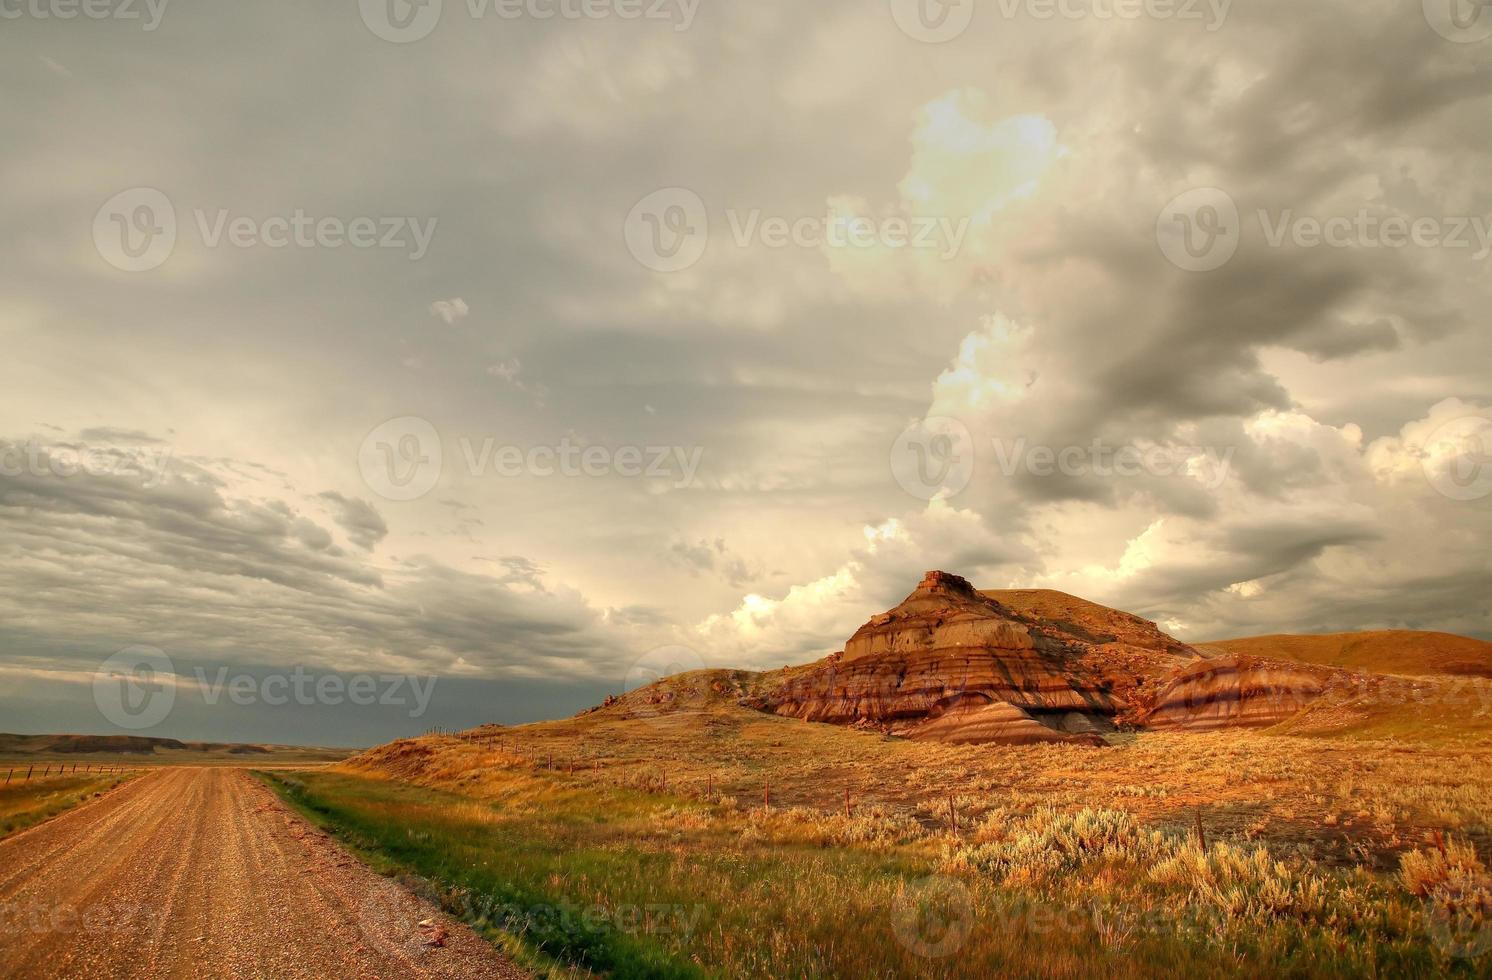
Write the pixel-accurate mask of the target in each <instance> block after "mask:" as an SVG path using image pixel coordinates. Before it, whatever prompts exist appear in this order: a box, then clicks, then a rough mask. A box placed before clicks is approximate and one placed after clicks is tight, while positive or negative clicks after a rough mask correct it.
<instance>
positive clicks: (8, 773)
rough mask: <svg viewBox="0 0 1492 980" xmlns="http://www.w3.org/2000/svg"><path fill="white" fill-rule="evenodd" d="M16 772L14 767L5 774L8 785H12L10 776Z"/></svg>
mask: <svg viewBox="0 0 1492 980" xmlns="http://www.w3.org/2000/svg"><path fill="white" fill-rule="evenodd" d="M15 774H16V771H15V770H14V769H12V770H11V771H10V772H7V773H6V774H5V785H7V786H9V785H10V777H11V776H14V775H15Z"/></svg>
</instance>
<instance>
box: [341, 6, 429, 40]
mask: <svg viewBox="0 0 1492 980" xmlns="http://www.w3.org/2000/svg"><path fill="white" fill-rule="evenodd" d="M442 2H443V0H357V8H358V13H360V14H362V15H363V23H364V24H365V25H367V28H368V30H370V31H372V32H373V33H374V34H375V35H377V36H378V37H380V38H382V39H383V40H385V41H392V42H393V43H395V44H408V43H409V42H411V41H418V40H420V39H421V38H425V37H429V36H430V32H431V31H433V30H435V25H436V24H438V23H440V8H441V4H442Z"/></svg>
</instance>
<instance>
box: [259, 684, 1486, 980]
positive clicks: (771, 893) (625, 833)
mask: <svg viewBox="0 0 1492 980" xmlns="http://www.w3.org/2000/svg"><path fill="white" fill-rule="evenodd" d="M1115 741H1116V744H1115V745H1113V746H1111V747H1109V748H1104V749H1093V748H1088V747H1081V746H1025V747H1011V746H1005V747H1000V746H982V747H959V746H946V745H936V744H927V743H913V742H907V741H903V740H901V739H895V738H888V737H886V736H883V735H881V734H878V733H874V732H864V731H856V730H853V729H843V728H836V727H831V726H824V725H810V724H805V723H801V722H796V721H791V720H786V719H781V718H776V717H772V716H767V715H762V714H758V713H755V712H751V711H747V710H743V709H739V708H734V707H731V706H728V705H714V706H711V707H709V708H707V709H705V710H699V711H682V712H676V713H669V714H660V715H658V716H657V717H651V718H641V719H639V718H628V719H623V718H618V717H616V716H614V715H609V714H607V713H604V712H600V713H595V714H590V715H582V716H580V717H578V718H576V719H571V720H569V721H565V722H553V723H544V724H539V725H528V726H522V727H519V728H511V729H499V728H487V729H481V730H477V731H474V732H472V733H466V734H465V736H464V737H453V736H436V737H427V738H423V739H417V740H409V741H405V742H397V743H393V744H392V745H389V746H385V747H383V748H381V749H377V750H373V751H371V752H369V753H365V754H364V755H362V756H358V757H356V758H354V759H352V760H349V762H347V763H345V764H343V765H341V766H338V767H336V768H335V769H333V770H328V771H319V772H308V773H297V774H278V775H269V776H267V777H266V778H268V779H269V780H270V781H271V783H272V785H274V786H276V788H278V789H279V790H280V792H281V793H282V794H283V795H284V796H285V797H286V798H287V799H289V800H290V801H291V802H293V803H294V804H295V805H297V806H298V807H300V808H301V809H302V811H303V812H304V813H306V814H307V815H308V816H310V817H311V818H312V819H314V820H316V821H318V822H320V823H321V824H322V825H323V826H325V827H326V828H327V829H329V830H331V831H332V832H334V833H335V834H337V835H338V836H339V837H341V838H342V839H344V840H346V841H347V842H349V843H350V844H351V845H352V846H353V847H354V848H355V849H357V850H358V851H359V852H360V853H361V854H362V855H363V856H364V857H365V858H367V859H368V860H370V861H373V862H374V863H375V864H376V865H377V866H380V867H382V868H384V869H385V870H386V871H388V872H389V873H396V874H402V875H407V876H414V877H413V879H412V880H414V881H417V882H419V883H420V887H422V888H423V889H424V890H426V891H427V892H429V893H430V894H432V895H436V896H439V897H440V898H441V899H442V900H443V901H444V902H445V904H446V905H447V907H449V908H451V909H453V910H454V911H456V912H457V913H458V914H461V915H463V916H464V917H466V918H467V919H468V920H469V921H472V922H474V923H476V924H477V925H479V926H480V927H481V928H483V929H485V930H486V931H487V932H488V934H489V935H491V936H492V937H493V938H495V939H496V940H497V941H498V942H499V943H501V944H502V945H504V946H505V947H506V948H508V949H509V951H510V952H514V953H515V954H516V955H519V956H520V957H522V958H523V959H524V960H525V961H526V962H528V963H529V964H531V965H538V966H540V967H542V968H543V969H544V970H545V971H548V972H551V973H553V974H555V975H568V974H569V973H571V972H586V971H595V972H602V973H610V974H613V975H617V976H693V975H702V976H726V975H729V976H855V977H873V976H887V977H889V976H949V977H952V976H971V975H990V974H991V973H993V972H995V971H1003V972H1005V973H1007V974H1013V975H1043V976H1074V977H1076V976H1139V975H1153V974H1154V973H1156V972H1157V971H1166V972H1172V971H1175V972H1181V971H1193V972H1197V973H1203V972H1204V971H1205V974H1206V975H1229V976H1245V975H1247V976H1258V975H1296V976H1342V975H1351V976H1427V975H1440V976H1463V975H1464V976H1483V975H1492V956H1489V955H1483V954H1486V953H1487V952H1488V951H1489V950H1492V925H1489V922H1488V918H1487V912H1488V911H1489V903H1492V894H1489V892H1488V878H1487V875H1486V871H1485V869H1484V868H1483V865H1482V857H1481V856H1485V855H1488V854H1489V853H1492V850H1489V848H1492V826H1489V824H1488V820H1487V813H1488V804H1489V802H1492V743H1489V742H1488V741H1487V739H1486V738H1485V736H1482V735H1476V734H1469V735H1467V736H1466V737H1464V738H1462V739H1461V740H1459V741H1457V742H1451V743H1447V742H1443V741H1442V742H1435V743H1427V742H1410V741H1405V740H1402V739H1393V738H1387V739H1383V738H1380V739H1368V738H1362V737H1355V738H1351V739H1348V738H1343V737H1333V738H1323V737H1309V738H1306V737H1287V736H1280V735H1275V734H1259V733H1249V732H1239V731H1230V732H1225V733H1217V734H1142V735H1124V736H1118V737H1117V738H1116V740H1115Z"/></svg>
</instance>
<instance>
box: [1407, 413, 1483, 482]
mask: <svg viewBox="0 0 1492 980" xmlns="http://www.w3.org/2000/svg"><path fill="white" fill-rule="evenodd" d="M1420 465H1421V466H1423V467H1424V470H1425V478H1426V479H1428V480H1429V481H1430V486H1432V487H1434V488H1435V489H1436V491H1438V492H1439V493H1441V494H1444V495H1445V496H1447V497H1449V498H1451V499H1452V500H1480V499H1481V498H1483V497H1485V496H1487V495H1488V494H1492V420H1489V419H1486V418H1483V417H1482V416H1480V415H1466V416H1463V417H1461V418H1458V419H1452V420H1451V421H1449V422H1447V423H1445V424H1444V425H1442V426H1441V427H1440V428H1438V429H1436V430H1435V431H1434V432H1433V433H1431V435H1430V437H1429V438H1428V439H1426V440H1425V446H1424V452H1423V454H1422V455H1421V456H1420Z"/></svg>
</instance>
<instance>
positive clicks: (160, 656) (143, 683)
mask: <svg viewBox="0 0 1492 980" xmlns="http://www.w3.org/2000/svg"><path fill="white" fill-rule="evenodd" d="M93 703H94V704H96V705H98V710H99V713H100V714H101V715H103V716H104V717H105V718H107V719H108V720H109V722H110V723H112V724H114V725H117V726H118V727H120V728H128V729H130V730H132V731H139V730H140V729H145V728H154V727H155V726H156V725H159V724H160V723H161V722H163V721H165V720H166V717H167V716H168V715H170V714H171V708H172V707H173V706H174V705H175V704H176V667H175V665H174V664H172V663H171V658H170V657H168V656H166V654H165V652H164V651H161V650H158V649H156V648H155V647H146V646H133V647H125V648H124V649H123V650H120V651H119V652H118V653H116V654H114V655H113V656H112V657H110V658H109V659H107V660H105V661H104V662H103V663H102V664H100V665H99V668H98V670H96V671H94V674H93Z"/></svg>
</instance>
